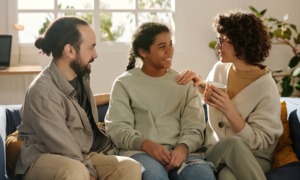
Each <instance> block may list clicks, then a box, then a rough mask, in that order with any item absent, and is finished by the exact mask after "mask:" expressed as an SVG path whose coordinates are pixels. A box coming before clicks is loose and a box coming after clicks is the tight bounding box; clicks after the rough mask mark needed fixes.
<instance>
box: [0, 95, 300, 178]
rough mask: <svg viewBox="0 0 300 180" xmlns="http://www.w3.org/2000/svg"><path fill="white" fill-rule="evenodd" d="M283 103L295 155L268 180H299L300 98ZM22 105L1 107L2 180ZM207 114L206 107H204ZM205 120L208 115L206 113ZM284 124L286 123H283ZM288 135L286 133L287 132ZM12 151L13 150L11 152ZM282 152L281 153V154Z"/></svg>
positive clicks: (101, 112)
mask: <svg viewBox="0 0 300 180" xmlns="http://www.w3.org/2000/svg"><path fill="white" fill-rule="evenodd" d="M281 101H282V102H283V101H284V102H285V104H284V106H283V103H282V104H281V105H282V109H283V108H285V107H286V109H285V110H286V111H285V116H284V113H282V119H288V121H287V120H286V123H287V124H286V125H287V126H286V127H285V131H286V128H287V129H288V131H289V132H288V133H287V135H286V136H287V137H284V138H282V139H281V140H280V141H282V142H283V143H280V144H281V145H283V146H287V145H291V148H292V149H289V150H288V151H289V152H288V154H293V155H294V156H293V158H292V159H291V158H289V159H286V157H288V156H286V155H281V156H284V157H283V159H284V160H283V162H281V163H280V164H277V166H278V167H273V169H272V170H270V171H269V172H268V173H266V176H267V179H269V180H279V179H289V180H293V179H299V177H300V162H299V159H300V120H299V118H300V98H281ZM107 107H108V105H102V106H98V107H97V109H98V114H99V117H98V118H99V122H103V120H104V116H105V113H106V111H107ZM20 108H21V105H0V135H1V136H0V180H5V179H11V177H10V176H9V175H8V174H9V173H8V172H7V169H6V167H7V166H8V164H7V162H6V148H5V139H6V137H7V136H8V135H10V134H12V133H13V132H15V130H16V128H17V126H18V125H19V124H20V122H21V117H20V114H19V110H20ZM204 109H205V112H206V106H205V105H204ZM205 118H207V114H206V113H205ZM283 123H284V122H283ZM285 134H286V132H285ZM285 138H290V139H291V140H290V141H291V142H290V144H289V143H286V141H287V140H286V139H285ZM276 149H277V150H278V154H279V155H278V156H280V153H281V152H282V151H285V149H284V148H283V147H281V149H278V148H276ZM10 151H11V150H10ZM279 151H281V152H279Z"/></svg>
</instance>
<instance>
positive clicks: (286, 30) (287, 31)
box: [282, 28, 292, 39]
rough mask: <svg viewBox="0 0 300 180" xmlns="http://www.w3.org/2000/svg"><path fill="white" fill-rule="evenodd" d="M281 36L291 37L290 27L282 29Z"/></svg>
mask: <svg viewBox="0 0 300 180" xmlns="http://www.w3.org/2000/svg"><path fill="white" fill-rule="evenodd" d="M282 32H283V34H282V38H284V39H291V35H292V31H291V29H290V28H287V29H285V30H284V31H282Z"/></svg>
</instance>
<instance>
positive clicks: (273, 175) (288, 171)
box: [266, 162, 300, 180]
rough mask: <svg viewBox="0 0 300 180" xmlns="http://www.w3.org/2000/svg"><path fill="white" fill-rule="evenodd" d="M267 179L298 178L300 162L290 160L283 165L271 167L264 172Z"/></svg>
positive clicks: (287, 179)
mask: <svg viewBox="0 0 300 180" xmlns="http://www.w3.org/2000/svg"><path fill="white" fill-rule="evenodd" d="M266 177H267V180H283V179H286V180H299V177H300V162H291V163H289V164H286V165H284V166H281V167H278V168H275V169H272V170H271V171H269V172H268V173H267V174H266Z"/></svg>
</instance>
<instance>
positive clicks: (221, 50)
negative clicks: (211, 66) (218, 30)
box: [215, 34, 237, 63]
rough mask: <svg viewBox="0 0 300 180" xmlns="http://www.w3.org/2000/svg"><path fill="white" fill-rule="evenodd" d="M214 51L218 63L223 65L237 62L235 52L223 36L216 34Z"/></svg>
mask: <svg viewBox="0 0 300 180" xmlns="http://www.w3.org/2000/svg"><path fill="white" fill-rule="evenodd" d="M215 48H216V50H217V52H218V56H219V58H220V61H221V62H223V63H228V62H232V63H233V62H234V61H236V60H237V58H236V56H235V51H234V48H233V45H232V44H231V43H230V40H229V39H228V38H227V37H226V36H225V35H223V34H218V36H217V44H216V47H215Z"/></svg>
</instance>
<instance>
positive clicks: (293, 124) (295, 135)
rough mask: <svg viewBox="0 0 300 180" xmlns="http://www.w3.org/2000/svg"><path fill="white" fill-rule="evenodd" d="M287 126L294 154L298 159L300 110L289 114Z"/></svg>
mask: <svg viewBox="0 0 300 180" xmlns="http://www.w3.org/2000/svg"><path fill="white" fill-rule="evenodd" d="M289 125H290V130H291V138H292V141H293V143H292V145H293V149H294V152H295V153H296V155H297V157H298V159H300V109H298V110H297V109H296V110H294V111H292V112H291V114H290V116H289Z"/></svg>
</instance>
